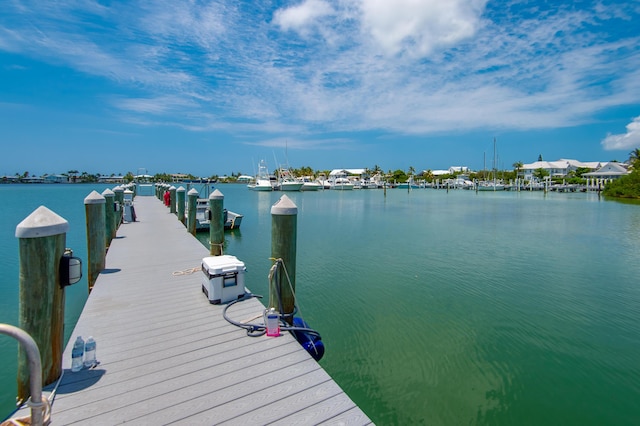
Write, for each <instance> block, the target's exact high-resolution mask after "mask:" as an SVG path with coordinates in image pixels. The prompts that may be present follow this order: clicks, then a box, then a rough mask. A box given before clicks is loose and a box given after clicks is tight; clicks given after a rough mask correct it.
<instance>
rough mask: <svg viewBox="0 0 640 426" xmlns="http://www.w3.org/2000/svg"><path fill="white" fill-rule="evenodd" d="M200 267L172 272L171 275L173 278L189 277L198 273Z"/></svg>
mask: <svg viewBox="0 0 640 426" xmlns="http://www.w3.org/2000/svg"><path fill="white" fill-rule="evenodd" d="M200 270H201V267H200V266H196V267H195V268H189V269H183V270H182V271H173V273H172V275H173V276H174V277H177V276H180V275H191V274H194V273H196V272H200Z"/></svg>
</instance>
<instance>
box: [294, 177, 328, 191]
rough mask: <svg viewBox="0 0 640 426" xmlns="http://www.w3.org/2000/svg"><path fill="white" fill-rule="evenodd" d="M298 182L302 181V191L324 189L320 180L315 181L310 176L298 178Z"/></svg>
mask: <svg viewBox="0 0 640 426" xmlns="http://www.w3.org/2000/svg"><path fill="white" fill-rule="evenodd" d="M298 182H302V188H300V190H301V191H318V190H320V189H322V184H321V183H320V182H318V181H315V180H313V179H311V178H310V177H308V176H304V177H301V178H298Z"/></svg>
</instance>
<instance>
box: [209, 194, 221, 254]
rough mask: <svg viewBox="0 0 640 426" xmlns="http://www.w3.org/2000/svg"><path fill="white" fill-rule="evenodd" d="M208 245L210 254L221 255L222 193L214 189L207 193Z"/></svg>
mask: <svg viewBox="0 0 640 426" xmlns="http://www.w3.org/2000/svg"><path fill="white" fill-rule="evenodd" d="M209 212H210V214H211V221H210V223H209V241H210V243H209V245H210V250H209V252H210V254H211V255H212V256H221V255H222V251H223V246H224V195H222V192H220V191H219V190H217V189H216V190H215V191H213V192H212V193H211V195H209Z"/></svg>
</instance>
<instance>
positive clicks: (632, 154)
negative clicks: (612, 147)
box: [629, 148, 640, 169]
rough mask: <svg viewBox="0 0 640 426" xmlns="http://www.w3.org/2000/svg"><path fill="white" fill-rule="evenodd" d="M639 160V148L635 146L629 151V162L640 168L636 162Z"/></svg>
mask: <svg viewBox="0 0 640 426" xmlns="http://www.w3.org/2000/svg"><path fill="white" fill-rule="evenodd" d="M639 161H640V148H636V149H634V150H633V151H631V152H630V153H629V164H631V165H632V166H633V167H634V168H636V169H640V166H639V165H638V162H639Z"/></svg>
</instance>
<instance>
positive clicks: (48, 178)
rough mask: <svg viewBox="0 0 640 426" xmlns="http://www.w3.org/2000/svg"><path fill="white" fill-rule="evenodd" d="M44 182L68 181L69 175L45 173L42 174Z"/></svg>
mask: <svg viewBox="0 0 640 426" xmlns="http://www.w3.org/2000/svg"><path fill="white" fill-rule="evenodd" d="M44 182H45V183H68V182H69V177H68V176H65V175H46V176H44Z"/></svg>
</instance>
